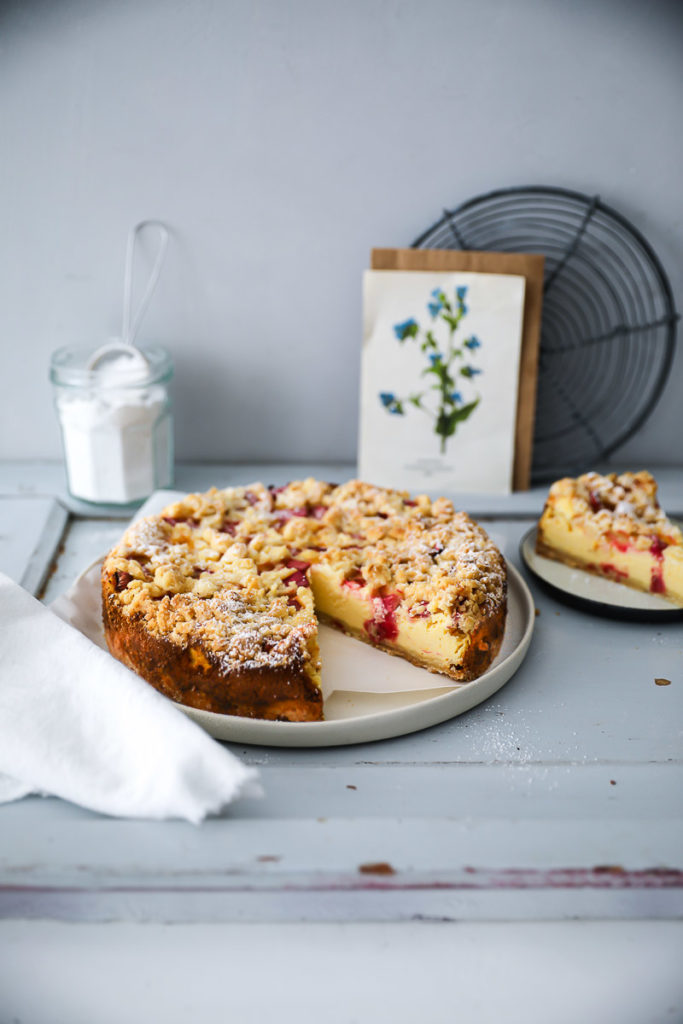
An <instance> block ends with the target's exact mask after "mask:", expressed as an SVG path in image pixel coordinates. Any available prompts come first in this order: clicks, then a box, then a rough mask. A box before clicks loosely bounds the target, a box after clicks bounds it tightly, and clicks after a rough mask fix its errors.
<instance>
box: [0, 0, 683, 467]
mask: <svg viewBox="0 0 683 1024" xmlns="http://www.w3.org/2000/svg"><path fill="white" fill-rule="evenodd" d="M682 100H683V3H677V2H676V3H673V2H670V3H664V2H657V0H655V2H651V3H643V2H642V0H624V2H618V0H603V2H600V0H592V2H583V0H580V2H571V0H564V2H563V0H514V2H512V0H510V2H505V0H480V2H479V3H476V2H471V0H451V2H449V0H423V2H421V3H417V2H406V0H366V2H362V0H346V2H345V3H342V2H329V0H319V2H314V0H282V2H278V0H253V2H247V0H226V2H220V0H118V2H115V0H53V2H47V0H43V2H39V0H23V2H18V0H15V2H4V3H3V4H2V5H0V147H1V148H0V346H1V351H2V373H1V374H0V457H3V458H27V457H57V456H58V455H59V454H60V446H59V438H58V432H57V426H56V420H55V418H54V413H53V410H52V404H51V394H50V387H49V384H48V381H47V368H48V362H49V356H50V352H51V351H52V350H53V349H54V348H56V347H58V346H59V345H63V344H68V343H84V344H92V345H93V346H94V345H97V344H99V343H101V342H102V341H103V340H104V339H105V338H106V337H107V336H109V335H110V334H112V333H116V332H117V331H118V330H119V327H120V307H121V288H122V275H123V260H124V249H125V239H126V234H127V231H128V228H129V226H130V225H131V224H133V223H134V222H135V221H137V220H139V219H142V218H145V217H159V218H162V219H163V220H165V221H167V222H168V223H169V224H170V225H171V227H172V229H173V233H174V237H173V244H172V246H171V248H170V250H169V255H168V259H167V263H166V267H165V270H164V273H163V276H162V280H161V283H160V286H159V289H158V291H157V293H156V295H155V298H154V301H153V303H152V306H151V307H150V310H149V313H148V315H147V318H146V320H145V322H144V325H143V330H142V334H141V340H145V339H147V340H157V341H160V342H162V343H163V344H165V345H167V346H168V347H169V348H170V349H171V351H172V353H173V356H174V359H175V363H176V428H177V429H176V447H177V454H178V456H179V457H181V458H200V459H235V460H246V459H275V458H284V459H288V460H293V459H307V458H310V459H350V458H353V457H354V455H355V450H356V438H357V389H358V367H359V350H360V323H361V310H360V281H361V273H362V270H363V268H364V267H366V266H367V265H368V258H369V250H370V248H371V247H372V246H373V245H388V246H392V245H407V244H410V242H411V241H412V240H413V238H415V237H416V235H418V234H419V233H420V232H421V231H422V230H423V229H424V228H426V227H427V226H428V225H429V224H431V223H432V221H434V220H436V219H437V218H438V217H439V216H440V213H441V210H442V208H443V207H444V206H455V205H457V204H458V203H459V202H461V201H463V200H465V199H467V198H469V197H470V196H472V195H476V194H478V193H480V192H483V191H486V190H488V189H491V188H497V187H501V186H506V185H514V184H531V183H544V184H556V185H564V186H567V187H570V188H575V189H578V190H581V191H587V192H599V193H600V194H601V196H602V198H603V199H604V200H605V201H606V202H607V203H609V204H610V205H612V206H615V207H616V208H617V209H619V210H620V211H621V212H623V213H624V214H625V215H626V216H627V217H629V218H631V219H632V220H633V222H634V223H635V224H636V226H637V227H638V228H640V230H641V231H642V232H643V233H644V234H645V236H646V237H647V238H648V239H649V240H650V242H651V244H652V245H653V246H654V248H655V250H656V251H657V253H658V254H659V256H660V258H661V260H662V262H663V264H664V266H665V268H666V270H667V272H668V274H669V275H670V278H671V281H672V285H673V288H674V292H675V296H676V302H677V306H678V308H679V310H680V309H683V232H682V231H681V220H682V205H683V204H682V199H683V194H682V193H683V188H682V185H681V182H682V180H683V179H682V174H681V169H682V168H683V131H682V126H683V116H682V113H681V111H682V108H683V103H682ZM682 395H683V356H682V354H681V351H680V346H679V351H678V353H677V356H676V359H675V362H674V366H673V371H672V374H671V378H670V381H669V384H668V386H667V390H666V392H665V394H664V396H663V397H662V399H661V401H660V403H659V405H658V406H657V408H656V410H655V412H654V414H653V415H652V417H651V418H650V420H649V421H648V422H647V424H646V425H645V427H644V428H643V429H642V430H641V432H640V434H639V435H638V437H637V438H634V439H633V440H631V441H630V442H628V443H627V445H626V446H624V448H623V449H622V450H621V451H620V452H619V453H618V458H619V460H620V461H622V462H626V463H629V464H633V466H634V468H637V467H639V466H640V465H641V464H650V463H655V462H659V463H661V462H667V461H668V462H672V463H676V462H680V461H681V454H680V452H681V449H680V444H679V443H678V442H676V443H675V444H672V442H671V437H672V435H673V436H674V437H675V438H680V435H681V431H682V429H683V409H682V407H681V406H682V402H681V396H682Z"/></svg>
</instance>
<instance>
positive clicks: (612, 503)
mask: <svg viewBox="0 0 683 1024" xmlns="http://www.w3.org/2000/svg"><path fill="white" fill-rule="evenodd" d="M536 550H537V552H538V554H539V555H544V556H545V557H546V558H553V559H555V560H556V561H558V562H563V563H564V564H565V565H570V566H573V567H575V568H579V569H584V570H586V571H587V572H590V573H594V574H596V575H599V576H604V577H605V578H607V579H610V580H614V581H616V582H617V583H623V584H624V585H626V586H629V587H634V588H635V589H637V590H642V591H647V592H648V593H651V594H658V595H660V596H661V597H664V598H667V599H668V600H669V601H672V602H673V603H674V604H677V605H681V606H683V535H682V534H681V530H680V528H679V527H678V526H676V524H675V523H672V522H671V520H670V519H668V518H667V516H666V515H665V513H664V512H663V511H662V509H661V508H660V506H659V502H658V500H657V484H656V482H655V480H654V478H653V476H652V475H651V474H650V473H648V472H646V471H642V472H639V473H621V474H619V475H617V474H616V473H610V474H609V475H607V476H602V475H600V474H599V473H584V474H583V475H582V476H579V477H577V478H576V479H574V478H571V477H565V478H564V479H562V480H558V481H557V482H556V483H554V484H553V485H552V487H551V488H550V491H549V494H548V498H547V500H546V503H545V508H544V510H543V514H542V516H541V519H540V521H539V524H538V531H537V539H536Z"/></svg>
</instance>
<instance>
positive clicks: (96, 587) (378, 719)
mask: <svg viewBox="0 0 683 1024" xmlns="http://www.w3.org/2000/svg"><path fill="white" fill-rule="evenodd" d="M101 564H102V563H101V559H100V560H98V561H97V562H95V563H93V565H91V566H89V567H88V569H86V570H85V571H84V572H83V573H81V575H80V576H79V578H78V579H77V580H76V582H75V583H74V585H73V586H72V587H71V588H70V590H69V591H68V592H67V594H65V595H64V596H63V597H62V598H58V599H57V601H55V602H54V604H53V605H52V608H53V610H54V611H55V612H56V613H57V614H58V615H60V616H61V617H62V618H63V619H65V620H66V621H67V622H70V623H71V624H72V625H73V626H75V627H76V628H77V629H80V630H81V632H83V633H85V635H86V636H88V637H89V638H90V639H91V640H92V641H93V642H94V643H96V644H98V645H99V646H100V647H103V648H104V649H105V650H106V642H105V639H104V631H103V629H102V618H101V614H100V568H101ZM507 569H508V615H507V621H506V624H505V636H504V638H503V644H502V647H501V650H500V653H499V654H498V657H497V658H496V659H495V660H494V662H493V664H492V665H491V667H490V668H489V669H488V670H487V671H486V672H485V673H484V674H483V675H482V676H480V677H479V679H475V680H474V682H472V683H460V684H454V685H450V684H449V683H448V681H447V680H445V677H444V676H439V675H434V674H432V673H430V672H427V670H426V669H418V668H416V667H415V666H414V665H410V664H409V663H408V662H406V661H404V660H403V659H402V658H393V657H392V656H391V655H389V654H386V653H385V652H384V651H380V650H377V649H376V648H374V647H371V646H370V645H369V644H364V643H362V642H361V641H360V640H354V639H353V637H347V636H344V635H343V634H340V633H338V632H337V631H336V630H332V629H330V627H326V626H321V651H322V654H323V673H324V672H325V653H326V646H327V651H328V652H329V653H330V655H331V656H332V657H333V658H334V659H335V664H333V666H332V675H333V677H334V680H335V684H336V686H337V689H335V691H334V692H333V693H332V695H331V696H330V697H329V698H328V699H327V700H326V701H325V721H324V722H266V721H263V720H261V719H256V718H238V717H237V716H236V715H219V714H216V713H215V712H213V711H199V710H198V709H196V708H188V707H185V706H184V705H182V704H178V705H177V706H178V707H179V708H180V710H181V711H184V712H185V714H186V715H188V716H189V717H190V718H191V719H192V720H193V721H195V722H197V723H198V724H199V725H201V726H202V728H204V729H206V731H207V732H208V733H210V735H211V736H214V737H215V738H216V739H218V740H228V741H230V742H233V743H253V744H258V745H261V746H269V747H333V746H342V745H344V744H349V743H366V742H368V741H371V740H383V739H388V738H389V737H392V736H402V735H404V734H405V733H409V732H417V731H418V730H419V729H426V728H427V727H428V726H430V725H436V724H437V723H438V722H445V721H446V720H447V719H449V718H455V717H456V716H457V715H461V714H463V712H465V711H469V710H470V708H473V707H475V706H476V705H477V704H481V702H482V701H485V700H487V699H488V698H489V697H490V696H491V695H492V694H494V693H495V692H496V691H497V690H499V689H500V688H501V686H503V685H504V684H505V683H506V682H507V681H508V679H510V678H511V676H513V675H514V673H515V672H516V671H517V669H518V668H519V666H520V665H521V664H522V661H523V660H524V657H525V655H526V652H527V650H528V648H529V644H530V642H531V634H532V632H533V628H534V622H535V613H534V602H533V598H532V596H531V593H530V591H529V588H528V587H527V585H526V583H525V582H524V580H523V579H522V577H521V575H520V574H519V572H518V571H517V570H516V569H515V568H514V566H512V565H510V564H509V563H508V566H507ZM325 631H327V632H328V633H329V637H327V639H326V638H325V635H324V633H325ZM344 672H346V673H347V676H348V675H350V676H351V677H353V678H354V679H355V680H356V686H357V685H358V680H359V679H363V678H366V679H367V680H368V685H370V686H374V688H375V689H377V685H376V684H377V682H378V681H380V682H383V685H385V686H386V688H387V689H389V688H390V685H391V676H392V674H394V675H396V676H397V678H398V679H400V680H401V683H400V685H402V686H404V687H405V685H406V681H407V680H409V679H410V680H411V685H414V686H415V687H417V686H420V687H422V689H411V690H407V689H403V690H402V691H401V692H394V693H388V692H385V693H378V692H365V691H363V692H351V691H349V690H342V689H341V688H340V687H339V684H340V679H343V673H344ZM380 677H383V679H381V678H380ZM387 683H388V684H389V685H387ZM444 683H447V685H444Z"/></svg>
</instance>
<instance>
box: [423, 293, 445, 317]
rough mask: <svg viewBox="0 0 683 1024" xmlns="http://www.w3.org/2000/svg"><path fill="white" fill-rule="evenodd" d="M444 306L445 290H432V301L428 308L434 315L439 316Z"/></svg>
mask: <svg viewBox="0 0 683 1024" xmlns="http://www.w3.org/2000/svg"><path fill="white" fill-rule="evenodd" d="M443 307H444V301H443V291H442V290H441V288H435V289H434V291H433V292H432V301H431V302H430V303H429V304H428V306H427V309H428V310H429V312H430V313H431V315H432V317H437V316H438V315H439V313H440V312H441V310H442V309H443Z"/></svg>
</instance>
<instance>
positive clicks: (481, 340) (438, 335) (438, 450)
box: [359, 270, 525, 493]
mask: <svg viewBox="0 0 683 1024" xmlns="http://www.w3.org/2000/svg"><path fill="white" fill-rule="evenodd" d="M524 295H525V278H524V277H523V276H521V275H514V274H509V273H506V274H487V273H466V272H455V273H449V272H435V271H421V270H419V271H410V270H399V271H394V270H369V271H366V272H365V277H364V281H363V356H362V370H361V425H360V446H359V474H360V476H361V477H362V478H363V479H366V480H372V481H373V482H374V483H377V484H381V485H384V486H393V487H404V488H407V489H408V490H411V491H413V492H424V491H427V492H434V493H435V492H437V491H440V490H450V491H460V492H467V491H469V492H481V493H508V492H510V491H511V490H512V482H513V465H514V456H515V431H516V422H517V394H518V380H519V368H520V354H521V348H522V324H523V315H524Z"/></svg>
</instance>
